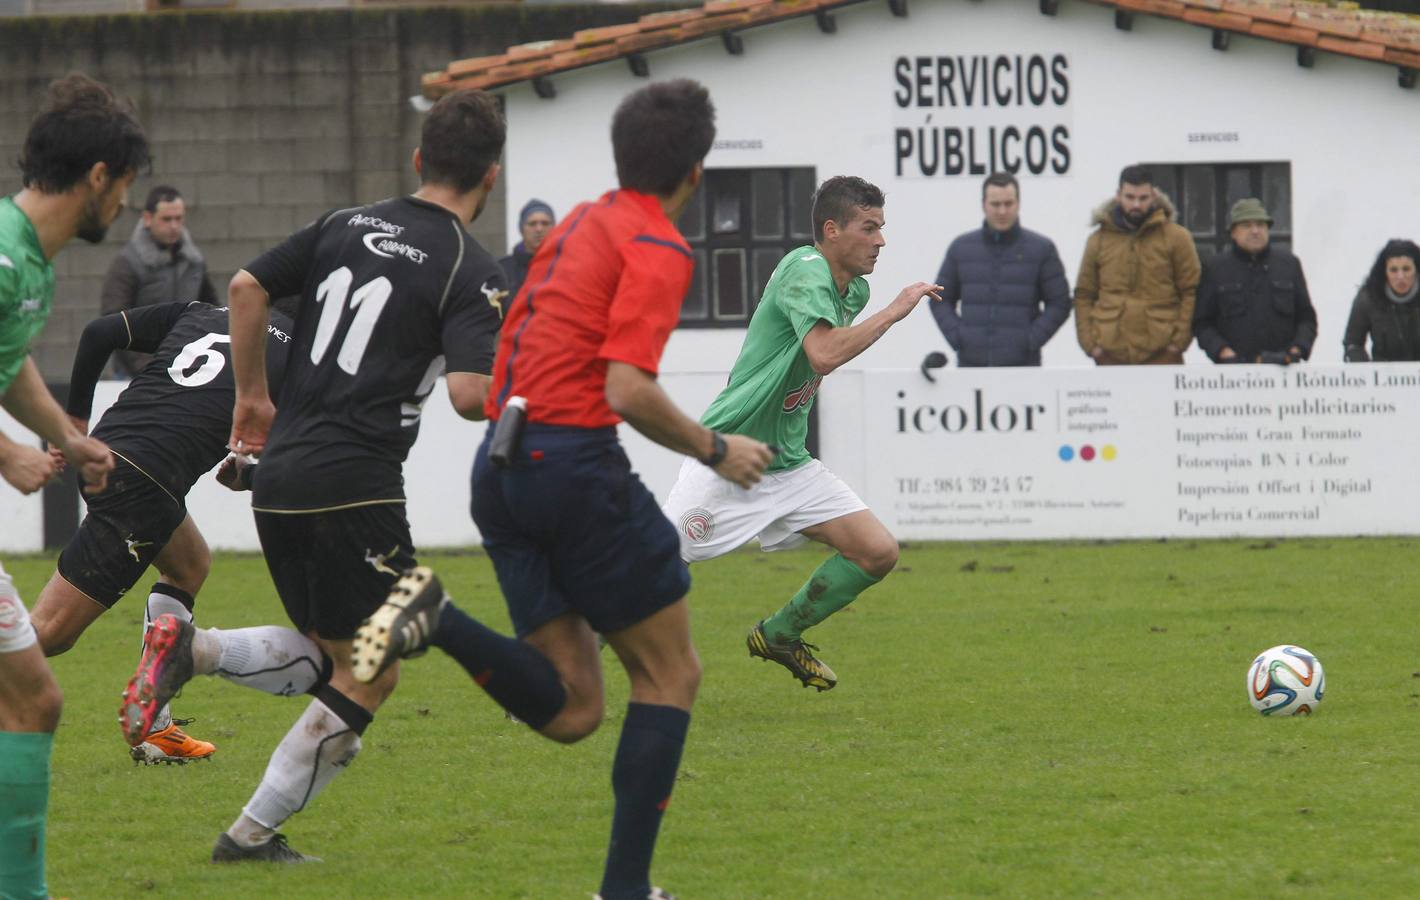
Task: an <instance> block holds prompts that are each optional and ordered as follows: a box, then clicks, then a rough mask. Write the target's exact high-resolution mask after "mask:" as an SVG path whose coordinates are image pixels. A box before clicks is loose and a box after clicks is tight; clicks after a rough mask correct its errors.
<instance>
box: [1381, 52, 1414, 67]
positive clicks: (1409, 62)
mask: <svg viewBox="0 0 1420 900" xmlns="http://www.w3.org/2000/svg"><path fill="white" fill-rule="evenodd" d="M1385 61H1386V62H1388V63H1394V64H1395V65H1397V66H1405V67H1406V68H1410V69H1420V53H1415V52H1411V51H1409V50H1386V52H1385Z"/></svg>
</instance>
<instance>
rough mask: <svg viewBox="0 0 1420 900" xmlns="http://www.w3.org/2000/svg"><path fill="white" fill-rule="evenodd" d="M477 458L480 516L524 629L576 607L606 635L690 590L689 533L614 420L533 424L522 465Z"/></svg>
mask: <svg viewBox="0 0 1420 900" xmlns="http://www.w3.org/2000/svg"><path fill="white" fill-rule="evenodd" d="M492 433H493V429H492V428H489V429H488V437H485V439H484V441H483V446H481V447H479V448H478V456H477V457H475V459H474V462H473V502H472V508H473V521H474V522H475V523H477V525H478V530H479V531H480V532H482V534H483V547H484V549H485V550H487V551H488V556H489V558H490V559H491V560H492V561H493V568H494V570H495V571H496V572H497V573H498V585H499V586H500V587H501V588H502V589H503V598H504V600H506V601H507V604H508V614H509V616H510V617H511V618H512V620H513V628H514V629H515V630H516V631H517V634H518V636H519V637H523V636H525V635H527V634H528V633H530V632H532V631H534V630H536V629H537V628H538V627H540V626H541V625H543V624H545V623H547V622H548V621H550V620H551V619H554V618H556V617H557V616H560V615H563V614H565V613H568V612H575V613H577V614H578V615H580V616H582V618H584V619H586V620H587V622H588V624H590V625H591V626H592V628H594V629H596V630H597V631H599V632H601V633H603V634H606V633H609V632H615V631H620V630H621V629H623V628H628V627H630V626H632V625H635V624H636V623H637V622H640V621H642V620H644V619H647V618H649V617H650V616H651V615H652V614H654V613H656V612H658V611H660V610H662V609H664V608H665V607H667V606H670V605H671V604H672V603H675V602H676V601H677V600H679V599H681V598H682V597H684V596H685V595H686V593H687V592H688V591H689V590H690V570H689V569H688V568H686V565H685V563H684V562H683V561H682V560H681V558H680V540H679V538H678V536H677V535H676V530H675V526H673V525H671V523H670V520H668V519H667V518H666V516H665V514H664V513H662V512H661V508H660V506H659V505H658V504H657V503H656V498H655V497H653V496H652V495H651V492H650V491H649V490H647V489H646V486H645V485H644V484H642V483H641V479H639V478H637V477H636V475H635V474H634V473H633V472H632V471H631V462H630V461H629V460H628V459H627V458H626V453H625V452H624V451H623V450H622V449H621V444H620V442H618V441H617V439H616V429H614V428H598V429H590V428H572V427H558V426H552V425H539V424H537V423H531V422H530V423H528V426H527V430H526V432H525V433H524V435H523V444H522V447H521V448H520V449H519V452H518V456H517V458H516V459H515V461H514V463H513V465H512V466H511V467H509V468H507V469H499V468H498V467H496V466H494V465H493V464H492V463H490V462H489V461H488V438H489V437H491V436H492Z"/></svg>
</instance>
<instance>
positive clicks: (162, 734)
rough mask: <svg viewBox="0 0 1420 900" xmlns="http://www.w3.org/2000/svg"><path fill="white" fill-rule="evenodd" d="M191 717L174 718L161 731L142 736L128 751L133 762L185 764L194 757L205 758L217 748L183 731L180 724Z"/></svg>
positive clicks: (149, 764) (184, 723)
mask: <svg viewBox="0 0 1420 900" xmlns="http://www.w3.org/2000/svg"><path fill="white" fill-rule="evenodd" d="M191 721H192V720H191V719H174V720H173V723H172V724H171V725H169V726H168V727H167V728H164V729H163V730H161V731H155V732H153V733H152V734H150V735H148V736H147V737H145V738H143V742H142V743H141V744H139V745H138V746H136V747H134V748H133V749H131V750H129V751H128V755H129V756H132V757H133V761H134V762H140V763H143V764H144V765H145V766H156V765H157V764H158V763H167V764H168V765H172V764H173V763H177V764H178V765H180V766H181V765H185V764H187V763H188V762H189V761H191V760H194V759H207V758H209V757H210V756H211V755H212V754H213V753H214V752H215V751H216V750H217V748H216V747H215V746H213V745H212V744H209V743H208V742H207V741H199V740H197V739H196V738H194V737H192V736H191V735H189V734H188V733H187V732H185V731H183V730H182V728H181V727H180V726H183V725H186V724H187V723H189V722H191Z"/></svg>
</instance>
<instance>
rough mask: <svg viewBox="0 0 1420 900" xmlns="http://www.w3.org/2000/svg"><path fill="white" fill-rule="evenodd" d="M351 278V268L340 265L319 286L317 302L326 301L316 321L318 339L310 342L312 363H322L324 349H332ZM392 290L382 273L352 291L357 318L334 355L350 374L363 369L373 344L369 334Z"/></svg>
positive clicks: (323, 302)
mask: <svg viewBox="0 0 1420 900" xmlns="http://www.w3.org/2000/svg"><path fill="white" fill-rule="evenodd" d="M352 278H353V276H352V275H351V273H350V269H349V268H348V267H346V266H341V267H340V268H338V269H336V270H335V271H334V272H331V273H330V274H329V275H327V276H326V279H325V281H322V282H321V283H320V286H319V287H317V288H316V302H317V303H320V304H323V306H322V308H321V312H320V322H318V323H317V324H316V334H315V339H314V340H313V341H312V342H311V362H313V363H315V364H316V365H320V361H321V359H322V358H324V357H325V351H326V350H328V349H330V341H331V339H332V338H333V337H334V336H335V327H336V326H337V325H339V324H340V314H341V313H343V312H344V311H345V298H346V295H347V294H350V282H351V280H352ZM393 292H394V285H393V284H391V283H390V280H389V279H388V278H386V277H385V276H383V275H381V276H380V277H379V278H376V279H375V280H373V281H371V282H369V283H368V284H364V285H361V286H360V287H359V288H357V289H356V291H355V293H354V294H350V308H351V309H353V310H355V321H353V322H351V323H350V330H349V331H347V332H345V341H344V342H343V343H341V345H340V352H339V353H337V354H336V355H335V362H336V365H338V366H340V368H342V369H344V370H345V371H346V372H349V373H350V374H351V375H354V374H355V372H356V370H358V369H359V368H360V360H361V358H363V357H364V355H365V347H366V346H367V345H368V344H369V343H370V336H371V335H372V334H374V331H375V322H377V321H379V318H380V313H381V312H382V311H383V310H384V308H385V303H387V302H388V301H389V298H390V294H391V293H393Z"/></svg>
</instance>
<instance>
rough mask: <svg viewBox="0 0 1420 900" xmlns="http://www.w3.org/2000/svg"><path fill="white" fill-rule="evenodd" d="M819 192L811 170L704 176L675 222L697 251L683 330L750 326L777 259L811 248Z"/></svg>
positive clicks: (735, 171) (682, 317) (721, 172)
mask: <svg viewBox="0 0 1420 900" xmlns="http://www.w3.org/2000/svg"><path fill="white" fill-rule="evenodd" d="M814 186H815V181H814V170H813V169H812V168H794V169H708V170H706V172H705V178H704V180H702V181H701V182H700V190H699V191H696V193H695V197H694V198H693V199H692V200H691V202H690V206H689V207H687V208H686V210H685V212H684V213H683V214H682V215H681V217H680V221H679V222H678V223H677V224H678V225H679V227H680V233H681V234H683V235H685V239H686V240H687V241H689V242H690V247H691V249H692V250H693V251H694V252H695V278H694V279H693V280H692V281H691V283H690V293H689V294H687V295H686V298H685V303H684V304H683V305H682V306H681V310H680V324H681V326H682V327H685V328H743V327H744V326H746V325H748V324H749V318H750V316H752V315H753V314H754V309H755V306H756V305H758V303H759V297H760V295H761V294H763V293H764V286H765V285H766V284H768V283H769V276H770V275H772V274H774V267H775V266H777V265H778V264H779V260H781V259H783V258H784V254H785V253H788V252H789V251H790V250H791V249H793V248H794V247H797V246H800V245H802V244H811V243H813V223H812V222H810V221H809V206H810V203H811V201H812V200H813V194H814Z"/></svg>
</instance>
